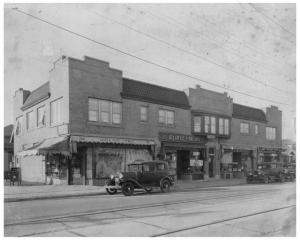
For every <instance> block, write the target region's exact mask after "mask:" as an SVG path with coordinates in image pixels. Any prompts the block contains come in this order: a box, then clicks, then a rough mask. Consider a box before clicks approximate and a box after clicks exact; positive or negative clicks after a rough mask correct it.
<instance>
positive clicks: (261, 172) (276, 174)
mask: <svg viewBox="0 0 300 240" xmlns="http://www.w3.org/2000/svg"><path fill="white" fill-rule="evenodd" d="M271 181H280V182H284V181H285V174H284V169H283V166H282V163H277V162H270V163H263V164H260V165H259V166H258V169H257V170H255V171H253V172H250V173H248V174H247V183H252V182H264V183H269V182H271Z"/></svg>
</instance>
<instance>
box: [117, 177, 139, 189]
mask: <svg viewBox="0 0 300 240" xmlns="http://www.w3.org/2000/svg"><path fill="white" fill-rule="evenodd" d="M127 182H131V183H133V185H135V186H138V187H140V188H145V187H144V186H143V185H142V184H140V183H139V182H138V181H137V180H136V179H134V178H128V179H126V180H121V181H120V185H121V186H122V185H123V184H124V183H127Z"/></svg>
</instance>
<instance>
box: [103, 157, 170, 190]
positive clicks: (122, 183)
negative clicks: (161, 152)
mask: <svg viewBox="0 0 300 240" xmlns="http://www.w3.org/2000/svg"><path fill="white" fill-rule="evenodd" d="M173 185H174V175H172V174H171V173H170V172H169V169H168V163H167V162H165V161H158V160H156V161H148V162H141V163H133V164H129V165H128V171H126V172H121V173H118V174H117V175H111V177H110V179H109V180H107V182H106V185H105V188H106V191H107V193H108V194H115V193H116V192H117V191H118V190H121V191H122V193H123V194H124V195H125V196H130V195H132V194H133V193H134V189H144V190H145V191H146V192H151V191H152V189H153V187H159V188H160V190H161V191H162V192H169V191H170V187H171V186H173Z"/></svg>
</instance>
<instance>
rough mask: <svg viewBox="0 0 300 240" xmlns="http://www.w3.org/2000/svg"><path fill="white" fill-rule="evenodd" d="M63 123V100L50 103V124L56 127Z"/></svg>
mask: <svg viewBox="0 0 300 240" xmlns="http://www.w3.org/2000/svg"><path fill="white" fill-rule="evenodd" d="M62 122H63V117H62V98H59V99H57V100H55V101H52V102H51V103H50V124H51V125H56V124H60V123H62Z"/></svg>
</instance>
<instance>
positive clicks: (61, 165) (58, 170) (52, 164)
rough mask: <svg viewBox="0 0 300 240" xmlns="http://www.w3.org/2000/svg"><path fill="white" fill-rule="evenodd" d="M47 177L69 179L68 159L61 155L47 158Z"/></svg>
mask: <svg viewBox="0 0 300 240" xmlns="http://www.w3.org/2000/svg"><path fill="white" fill-rule="evenodd" d="M46 176H47V177H52V178H56V179H63V180H65V179H67V177H68V162H67V158H66V157H65V156H63V155H61V154H54V155H50V156H48V157H47V160H46Z"/></svg>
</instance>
